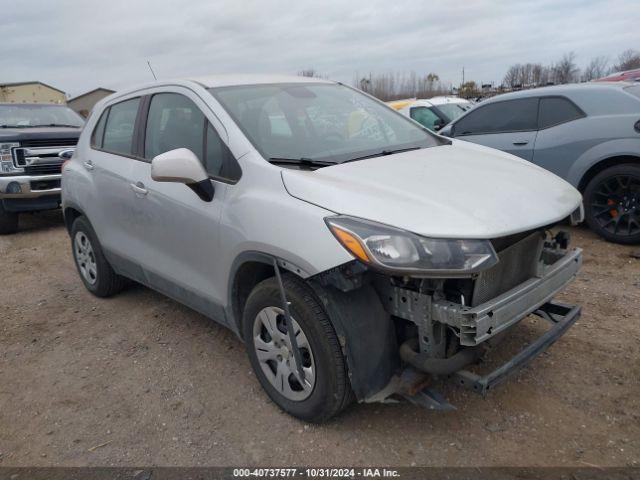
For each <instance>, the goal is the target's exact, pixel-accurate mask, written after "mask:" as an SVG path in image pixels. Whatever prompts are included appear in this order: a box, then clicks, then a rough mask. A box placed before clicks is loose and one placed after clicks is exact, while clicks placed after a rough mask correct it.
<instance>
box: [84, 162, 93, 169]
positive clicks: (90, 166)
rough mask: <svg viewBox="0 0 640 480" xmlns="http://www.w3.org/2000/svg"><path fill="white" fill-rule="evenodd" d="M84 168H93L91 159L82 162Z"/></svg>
mask: <svg viewBox="0 0 640 480" xmlns="http://www.w3.org/2000/svg"><path fill="white" fill-rule="evenodd" d="M84 168H86V169H87V170H93V162H92V161H91V160H87V161H86V162H84Z"/></svg>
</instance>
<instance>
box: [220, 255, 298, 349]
mask: <svg viewBox="0 0 640 480" xmlns="http://www.w3.org/2000/svg"><path fill="white" fill-rule="evenodd" d="M274 259H276V260H277V262H278V266H279V267H280V268H282V269H283V270H286V271H288V272H290V273H292V274H294V275H296V276H298V277H300V278H303V279H304V278H306V277H308V276H309V275H308V273H307V272H306V271H305V270H303V269H302V268H301V267H299V266H298V265H296V264H294V263H292V262H290V261H288V260H284V259H282V258H278V257H275V256H273V255H270V254H268V253H264V252H258V251H248V252H243V253H241V254H240V255H238V256H237V257H236V258H235V260H234V261H233V263H232V265H231V270H230V273H229V279H228V287H227V307H226V309H225V310H226V316H227V323H228V324H229V326H230V327H231V329H232V330H233V331H234V332H235V333H236V334H237V335H238V336H240V337H242V334H241V332H242V313H243V311H244V306H245V304H246V302H247V298H249V294H250V293H251V291H252V290H253V289H254V287H255V286H256V285H257V284H258V283H260V282H262V281H263V280H266V279H267V278H270V277H273V276H275V270H274V266H273V260H274Z"/></svg>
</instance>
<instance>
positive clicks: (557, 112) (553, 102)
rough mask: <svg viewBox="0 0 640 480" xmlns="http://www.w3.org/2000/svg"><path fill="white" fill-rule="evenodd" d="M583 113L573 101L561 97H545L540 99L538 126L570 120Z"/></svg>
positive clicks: (543, 126)
mask: <svg viewBox="0 0 640 480" xmlns="http://www.w3.org/2000/svg"><path fill="white" fill-rule="evenodd" d="M582 117H584V114H583V113H582V112H581V111H580V109H579V108H578V107H576V106H575V105H574V104H573V103H571V102H570V101H569V100H567V99H566V98H563V97H547V98H541V99H540V113H539V120H538V122H539V124H540V128H547V127H552V126H554V125H559V124H561V123H566V122H570V121H572V120H576V119H577V118H582Z"/></svg>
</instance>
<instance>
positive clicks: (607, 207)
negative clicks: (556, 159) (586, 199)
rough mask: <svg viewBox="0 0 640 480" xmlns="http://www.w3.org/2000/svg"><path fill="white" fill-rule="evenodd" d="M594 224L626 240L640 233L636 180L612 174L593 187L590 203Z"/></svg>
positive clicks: (639, 186)
mask: <svg viewBox="0 0 640 480" xmlns="http://www.w3.org/2000/svg"><path fill="white" fill-rule="evenodd" d="M590 206H591V209H592V211H593V217H594V218H595V220H596V222H598V224H599V225H600V226H601V227H602V228H603V229H604V230H606V231H608V232H609V233H611V234H613V235H616V236H619V237H628V236H633V235H637V234H638V233H640V178H639V177H636V176H632V175H614V176H611V177H608V178H605V179H604V180H602V181H601V182H600V184H599V185H597V187H596V189H595V191H594V193H593V195H592V198H591V202H590Z"/></svg>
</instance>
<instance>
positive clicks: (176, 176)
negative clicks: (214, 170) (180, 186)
mask: <svg viewBox="0 0 640 480" xmlns="http://www.w3.org/2000/svg"><path fill="white" fill-rule="evenodd" d="M151 178H153V179H154V180H155V181H156V182H174V183H184V184H185V185H186V186H187V187H189V188H190V189H191V190H193V191H194V192H195V193H196V194H197V195H198V196H199V197H200V198H201V199H202V200H204V201H205V202H210V201H211V200H213V194H214V193H215V192H214V189H213V184H212V183H211V180H209V175H208V174H207V172H206V170H205V169H204V167H203V166H202V163H200V160H198V157H196V155H195V154H194V153H193V152H192V151H191V150H189V149H188V148H176V149H175V150H170V151H168V152H165V153H161V154H160V155H158V156H157V157H154V158H153V160H151Z"/></svg>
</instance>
